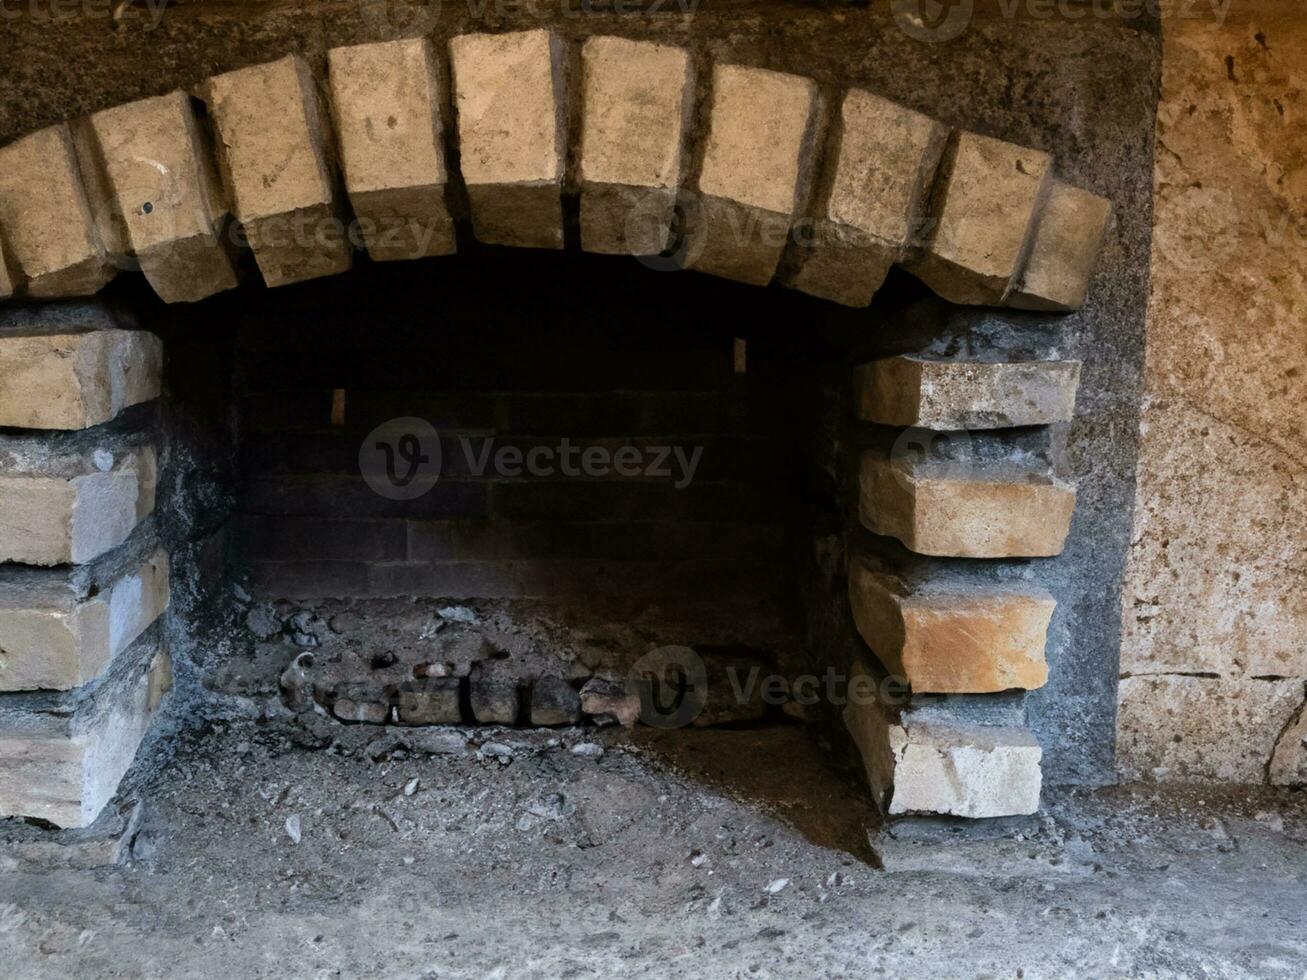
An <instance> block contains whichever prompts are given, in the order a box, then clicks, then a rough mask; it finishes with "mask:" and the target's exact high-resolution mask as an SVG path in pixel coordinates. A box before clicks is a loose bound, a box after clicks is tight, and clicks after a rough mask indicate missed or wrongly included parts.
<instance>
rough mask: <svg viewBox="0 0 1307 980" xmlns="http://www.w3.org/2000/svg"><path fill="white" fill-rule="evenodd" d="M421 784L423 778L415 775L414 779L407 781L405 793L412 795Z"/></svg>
mask: <svg viewBox="0 0 1307 980" xmlns="http://www.w3.org/2000/svg"><path fill="white" fill-rule="evenodd" d="M419 785H421V780H420V779H418V777H417V776H414V777H413V778H412V779H410V780H409V781H408V782H407V783H405V784H404V795H405V796H412V795H413V794H414V793H416V792H417V791H418V786H419Z"/></svg>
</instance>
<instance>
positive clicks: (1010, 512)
mask: <svg viewBox="0 0 1307 980" xmlns="http://www.w3.org/2000/svg"><path fill="white" fill-rule="evenodd" d="M859 499H860V505H859V513H860V516H861V519H862V523H863V525H864V526H866V527H867V529H868V530H870V531H873V532H874V533H876V534H884V535H888V536H890V537H894V538H898V539H899V541H901V542H902V543H903V545H904V547H906V548H908V549H909V550H911V551H915V552H917V553H918V554H922V555H938V556H948V557H954V558H1040V557H1048V556H1051V555H1057V554H1060V553H1061V552H1062V548H1063V545H1064V544H1065V543H1066V536H1067V533H1068V531H1069V530H1070V528H1071V515H1072V512H1073V511H1074V510H1075V501H1076V492H1075V488H1074V487H1072V486H1070V485H1069V484H1067V483H1064V482H1063V481H1062V480H1060V479H1058V478H1057V477H1056V476H1054V475H1052V474H1051V473H1048V472H1046V471H1044V470H1038V469H1027V468H1024V467H1018V466H1009V465H996V464H979V463H977V464H968V463H958V462H951V461H935V460H930V461H926V462H912V461H908V460H888V459H885V458H884V457H882V456H880V455H878V454H877V453H875V452H868V453H866V454H864V456H863V458H862V469H861V476H860V490H859Z"/></svg>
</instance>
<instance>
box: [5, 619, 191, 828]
mask: <svg viewBox="0 0 1307 980" xmlns="http://www.w3.org/2000/svg"><path fill="white" fill-rule="evenodd" d="M171 686H172V665H171V662H170V661H169V658H168V652H167V650H166V648H165V647H164V646H163V643H162V640H161V638H160V637H159V636H158V635H157V634H156V633H155V632H152V634H151V635H150V636H147V637H142V638H141V639H139V640H137V641H136V643H134V644H133V645H132V647H131V648H130V649H129V650H128V651H126V652H125V653H124V654H123V656H121V657H120V658H119V660H118V661H117V662H116V663H115V664H114V665H113V667H111V668H110V670H109V671H108V672H107V673H106V674H105V676H104V677H103V678H102V679H101V680H100V681H99V682H98V683H96V684H95V685H93V686H91V687H89V688H85V689H82V690H79V691H76V692H73V693H71V694H65V695H51V694H37V695H23V694H19V695H5V696H0V816H20V817H33V818H37V819H40V820H48V821H50V822H51V823H53V824H55V825H57V826H59V827H86V826H89V825H90V824H91V823H93V822H94V821H95V819H96V817H97V816H98V815H99V813H100V811H101V810H102V809H103V808H104V805H105V804H106V803H107V802H108V801H109V800H110V798H111V797H112V796H113V794H114V792H115V791H116V790H117V788H118V783H119V782H120V781H121V779H122V777H123V774H124V773H126V771H127V769H128V768H129V767H130V766H131V763H132V759H133V758H134V757H135V755H136V750H137V748H138V747H139V745H140V743H141V739H142V738H143V737H144V736H145V732H146V730H147V729H148V728H149V724H150V720H151V718H152V717H153V715H154V713H155V711H156V709H157V708H158V706H159V703H160V701H161V700H162V699H163V696H164V695H165V694H166V693H167V691H168V690H169V688H171Z"/></svg>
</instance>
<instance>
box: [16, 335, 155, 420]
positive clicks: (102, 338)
mask: <svg viewBox="0 0 1307 980" xmlns="http://www.w3.org/2000/svg"><path fill="white" fill-rule="evenodd" d="M162 360H163V345H162V344H161V343H160V342H159V338H158V337H156V336H154V335H153V334H150V333H145V332H144V331H140V330H92V331H87V332H83V333H63V334H43V335H40V336H33V337H15V336H8V337H0V425H7V426H14V427H17V428H24V429H84V428H87V427H88V426H92V425H98V424H100V423H101V422H107V421H108V420H109V419H111V418H113V417H114V416H115V415H117V414H118V413H119V412H121V411H122V410H123V409H124V408H128V407H129V406H131V405H136V404H138V403H140V402H144V401H149V400H150V399H152V398H157V397H158V396H159V390H160V378H159V372H160V368H161V366H162Z"/></svg>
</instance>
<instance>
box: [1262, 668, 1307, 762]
mask: <svg viewBox="0 0 1307 980" xmlns="http://www.w3.org/2000/svg"><path fill="white" fill-rule="evenodd" d="M1304 686H1305V687H1307V685H1304ZM1267 775H1268V776H1270V780H1271V782H1272V783H1274V784H1275V785H1276V786H1303V785H1307V697H1305V698H1304V701H1303V703H1302V704H1301V705H1299V706H1298V713H1297V714H1296V715H1295V716H1294V717H1293V718H1291V719H1290V720H1289V723H1288V724H1287V725H1286V726H1285V727H1284V731H1283V733H1282V734H1281V735H1280V738H1279V741H1278V742H1276V744H1275V750H1274V752H1273V753H1272V755H1271V765H1270V768H1269V770H1268V772H1267Z"/></svg>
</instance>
